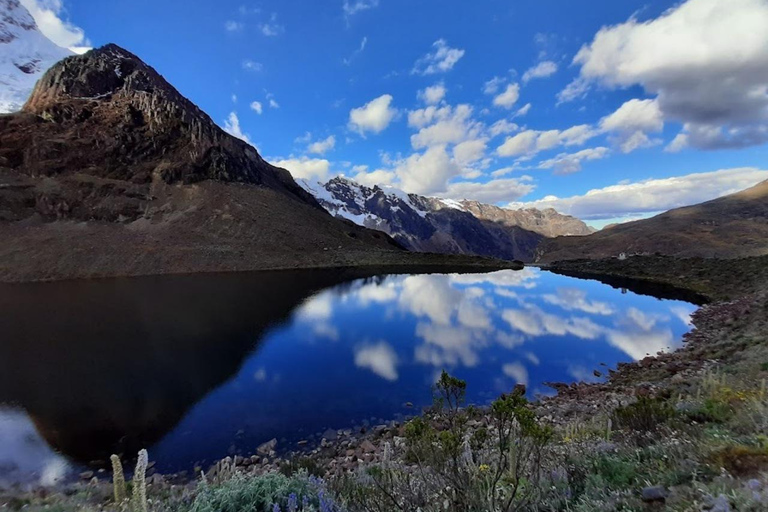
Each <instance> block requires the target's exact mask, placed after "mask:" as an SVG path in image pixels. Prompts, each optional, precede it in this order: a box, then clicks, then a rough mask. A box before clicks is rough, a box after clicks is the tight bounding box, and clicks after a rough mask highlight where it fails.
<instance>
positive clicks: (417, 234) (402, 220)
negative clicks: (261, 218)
mask: <svg viewBox="0 0 768 512" xmlns="http://www.w3.org/2000/svg"><path fill="white" fill-rule="evenodd" d="M299 184H300V185H301V186H303V187H304V188H305V189H306V190H307V191H308V192H310V193H311V194H312V195H314V196H315V198H316V199H317V200H318V202H319V203H320V204H321V205H322V206H323V207H325V209H326V210H328V211H329V212H330V213H331V214H333V215H335V216H337V217H340V218H344V219H348V220H351V221H352V222H355V223H356V224H359V225H361V226H365V227H368V228H372V229H377V230H380V231H384V232H385V233H387V234H389V235H390V236H392V237H393V238H394V239H395V240H397V241H398V242H400V243H401V244H402V245H403V246H405V247H406V248H408V249H410V250H413V251H420V252H441V253H456V254H476V255H481V256H492V257H498V258H503V259H519V260H522V261H531V260H532V259H533V256H534V251H535V249H536V247H537V246H538V245H539V243H540V242H541V240H542V239H543V238H544V237H551V236H557V235H566V234H567V235H585V234H589V233H591V232H592V231H591V230H590V228H589V227H587V226H586V224H584V223H583V222H581V221H580V220H578V219H575V218H573V217H569V216H566V215H560V214H559V213H557V212H556V211H555V210H552V209H548V210H544V211H539V210H534V209H529V210H507V209H504V208H499V207H497V206H492V205H488V204H483V203H480V202H477V201H461V202H459V201H451V200H443V199H437V198H432V197H424V196H419V195H416V194H406V193H404V192H402V191H399V190H397V189H394V188H391V187H386V188H382V187H379V186H374V187H366V186H363V185H360V184H358V183H355V182H354V181H351V180H348V179H346V178H340V177H339V178H334V179H332V180H330V181H329V182H327V183H325V184H322V183H310V182H307V181H306V180H300V181H299Z"/></svg>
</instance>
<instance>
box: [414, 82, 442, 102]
mask: <svg viewBox="0 0 768 512" xmlns="http://www.w3.org/2000/svg"><path fill="white" fill-rule="evenodd" d="M445 93H446V90H445V86H444V85H443V84H435V85H433V86H430V87H427V88H426V89H424V90H421V91H419V93H418V98H419V99H420V100H421V101H423V102H424V103H426V104H427V105H436V104H438V103H440V102H441V101H442V100H443V98H445Z"/></svg>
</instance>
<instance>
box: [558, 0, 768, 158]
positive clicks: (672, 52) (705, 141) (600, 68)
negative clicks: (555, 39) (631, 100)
mask: <svg viewBox="0 0 768 512" xmlns="http://www.w3.org/2000/svg"><path fill="white" fill-rule="evenodd" d="M574 63H575V64H578V65H580V76H579V78H577V82H579V84H580V89H581V90H582V91H585V90H586V88H588V86H589V84H590V83H599V84H601V85H603V86H606V87H610V88H616V87H630V86H634V85H640V86H642V87H643V88H644V89H645V91H646V92H647V93H648V94H651V95H654V96H655V97H656V101H657V102H658V108H659V109H660V111H661V112H662V114H663V116H664V119H665V120H667V121H670V120H674V121H679V122H682V123H684V125H685V131H684V133H685V134H686V135H687V140H686V141H685V142H686V143H687V144H688V145H690V146H693V147H696V148H701V149H720V148H729V147H745V146H750V145H757V144H762V143H765V142H768V94H766V91H767V90H768V2H766V1H765V0H730V1H728V2H723V1H722V0H687V1H685V2H682V3H681V4H679V5H677V6H675V7H673V8H671V9H669V10H667V11H666V12H664V13H663V14H662V15H661V16H659V17H658V18H655V19H651V20H648V21H644V22H641V21H639V20H638V19H637V18H635V17H633V18H631V19H629V20H628V21H627V22H625V23H622V24H619V25H615V26H610V27H603V28H602V29H600V31H599V32H598V33H597V34H596V35H595V37H594V39H593V40H592V42H591V43H590V44H588V45H585V46H583V47H582V48H581V50H580V51H579V52H578V54H577V55H576V57H575V58H574ZM573 88H575V87H573ZM561 96H562V98H561V99H563V100H567V99H573V98H575V97H578V95H577V94H570V93H569V94H565V91H563V94H562V95H561ZM681 146H682V142H681V141H678V143H677V144H676V145H675V147H677V148H679V147H681Z"/></svg>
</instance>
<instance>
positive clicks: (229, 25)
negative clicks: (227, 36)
mask: <svg viewBox="0 0 768 512" xmlns="http://www.w3.org/2000/svg"><path fill="white" fill-rule="evenodd" d="M244 26H245V25H244V24H243V23H241V22H239V21H234V20H228V21H227V22H225V23H224V30H226V31H227V32H240V31H241V30H243V27H244Z"/></svg>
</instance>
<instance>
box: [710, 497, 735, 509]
mask: <svg viewBox="0 0 768 512" xmlns="http://www.w3.org/2000/svg"><path fill="white" fill-rule="evenodd" d="M731 510H732V509H731V503H730V502H729V501H728V497H727V496H726V495H725V494H721V495H720V496H718V497H717V498H715V501H714V505H713V506H712V508H711V509H710V512H731Z"/></svg>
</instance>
